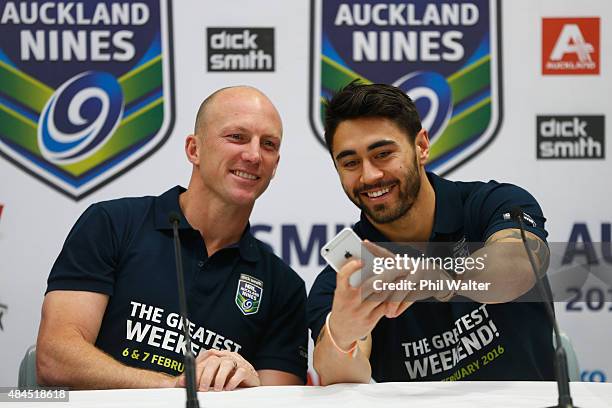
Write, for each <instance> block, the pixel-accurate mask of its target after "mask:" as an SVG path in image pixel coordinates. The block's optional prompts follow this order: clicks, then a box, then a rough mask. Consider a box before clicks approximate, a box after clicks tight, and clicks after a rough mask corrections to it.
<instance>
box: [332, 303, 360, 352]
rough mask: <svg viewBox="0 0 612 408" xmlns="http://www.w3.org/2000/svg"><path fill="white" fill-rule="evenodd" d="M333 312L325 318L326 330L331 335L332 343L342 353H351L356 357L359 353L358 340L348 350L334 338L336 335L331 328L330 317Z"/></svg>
mask: <svg viewBox="0 0 612 408" xmlns="http://www.w3.org/2000/svg"><path fill="white" fill-rule="evenodd" d="M331 314H332V312H329V313H328V314H327V317H326V318H325V330H326V331H327V335H328V336H329V339H330V340H331V343H332V344H333V345H334V347H335V348H336V350H338V351H339V352H340V353H342V354H350V355H351V357H353V358H355V356H356V355H357V342H356V341H355V342H354V344H353V345H352V346H351V348H350V349H348V350H343V349H341V348H340V346H338V344H336V341H335V340H334V337H333V336H332V334H331V329H330V328H329V318H330V317H331Z"/></svg>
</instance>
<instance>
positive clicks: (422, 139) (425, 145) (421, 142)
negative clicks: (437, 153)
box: [414, 129, 429, 166]
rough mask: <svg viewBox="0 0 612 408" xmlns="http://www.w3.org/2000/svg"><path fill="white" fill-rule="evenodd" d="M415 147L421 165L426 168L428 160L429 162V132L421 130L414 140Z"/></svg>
mask: <svg viewBox="0 0 612 408" xmlns="http://www.w3.org/2000/svg"><path fill="white" fill-rule="evenodd" d="M414 146H415V149H416V156H417V160H418V162H419V165H421V166H425V164H427V160H429V135H428V134H427V130H425V129H421V130H420V131H419V133H417V135H416V137H415V139H414Z"/></svg>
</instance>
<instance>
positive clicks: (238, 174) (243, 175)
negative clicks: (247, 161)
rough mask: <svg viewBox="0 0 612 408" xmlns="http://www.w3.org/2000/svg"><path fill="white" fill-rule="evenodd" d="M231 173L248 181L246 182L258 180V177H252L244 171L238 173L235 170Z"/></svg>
mask: <svg viewBox="0 0 612 408" xmlns="http://www.w3.org/2000/svg"><path fill="white" fill-rule="evenodd" d="M233 173H234V174H235V175H237V176H238V177H242V178H245V179H248V180H257V179H258V178H259V177H257V176H254V175H252V174H249V173H245V172H244V171H238V170H236V171H234V172H233Z"/></svg>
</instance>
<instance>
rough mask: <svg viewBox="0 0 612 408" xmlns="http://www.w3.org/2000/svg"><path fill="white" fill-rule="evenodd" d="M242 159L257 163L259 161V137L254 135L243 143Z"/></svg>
mask: <svg viewBox="0 0 612 408" xmlns="http://www.w3.org/2000/svg"><path fill="white" fill-rule="evenodd" d="M242 159H243V160H244V161H247V162H249V163H253V164H259V163H260V162H261V146H260V145H259V139H258V138H256V137H254V138H252V139H251V140H250V142H249V143H247V144H246V145H245V150H244V151H243V152H242Z"/></svg>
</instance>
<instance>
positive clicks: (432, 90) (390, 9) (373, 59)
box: [310, 0, 502, 174]
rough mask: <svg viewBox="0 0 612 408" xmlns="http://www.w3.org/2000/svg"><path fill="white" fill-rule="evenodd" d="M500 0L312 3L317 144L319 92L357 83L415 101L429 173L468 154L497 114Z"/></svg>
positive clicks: (487, 135) (487, 136)
mask: <svg viewBox="0 0 612 408" xmlns="http://www.w3.org/2000/svg"><path fill="white" fill-rule="evenodd" d="M500 3H501V2H500V1H498V0H470V1H458V2H446V1H415V2H406V1H400V0H391V1H387V2H378V1H372V0H365V1H349V0H324V1H323V0H312V2H311V67H310V70H311V71H310V88H311V89H310V92H311V94H310V121H311V125H312V128H313V130H314V132H315V134H316V135H317V137H318V138H319V140H320V141H321V142H322V143H324V141H323V120H322V118H323V117H324V112H325V106H324V104H323V100H324V98H327V97H330V96H331V95H332V93H333V92H334V91H336V90H338V89H339V88H341V87H342V86H344V85H346V84H347V83H349V82H351V81H352V80H354V79H360V80H361V81H362V82H365V83H388V84H392V85H395V86H397V87H399V88H401V89H402V90H404V91H405V92H406V93H407V94H408V95H409V96H410V97H411V98H412V99H413V100H414V101H415V104H416V107H417V110H418V111H419V114H420V116H421V120H422V123H423V127H424V128H426V129H427V130H428V132H429V136H430V140H431V143H432V145H431V151H430V161H429V163H428V165H427V168H428V169H429V170H435V171H436V172H438V173H439V174H447V173H449V172H450V171H452V170H454V169H456V168H457V167H458V166H460V165H462V164H463V163H465V162H466V161H467V160H469V159H471V158H473V157H474V156H475V155H476V154H478V153H479V152H480V151H481V150H482V149H484V148H485V147H486V146H487V145H488V144H489V143H490V142H491V141H492V140H493V138H494V137H495V135H496V133H497V131H498V128H499V126H500V123H501V120H502V92H501V83H502V82H501V60H500V56H501V50H500V44H501V38H500V36H501V27H500V20H501V18H500V16H501V9H500V8H501V5H500Z"/></svg>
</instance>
